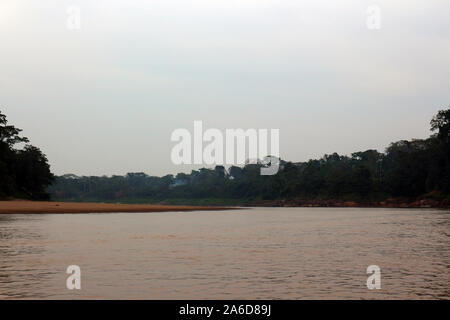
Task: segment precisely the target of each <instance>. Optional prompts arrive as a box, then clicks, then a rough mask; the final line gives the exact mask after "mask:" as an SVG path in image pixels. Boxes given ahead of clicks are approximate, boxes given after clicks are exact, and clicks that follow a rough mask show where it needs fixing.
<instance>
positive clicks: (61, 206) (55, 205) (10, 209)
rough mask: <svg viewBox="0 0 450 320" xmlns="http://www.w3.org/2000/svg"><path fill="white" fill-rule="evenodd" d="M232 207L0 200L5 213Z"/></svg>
mask: <svg viewBox="0 0 450 320" xmlns="http://www.w3.org/2000/svg"><path fill="white" fill-rule="evenodd" d="M231 209H235V208H231V207H216V206H181V205H176V206H175V205H157V204H119V203H91V202H53V201H27V200H11V201H0V214H4V213H106V212H165V211H199V210H207V211H210V210H231Z"/></svg>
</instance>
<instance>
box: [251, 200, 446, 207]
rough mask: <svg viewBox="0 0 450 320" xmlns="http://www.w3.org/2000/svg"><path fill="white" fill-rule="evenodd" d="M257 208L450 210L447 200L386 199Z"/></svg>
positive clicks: (294, 202) (286, 202)
mask: <svg viewBox="0 0 450 320" xmlns="http://www.w3.org/2000/svg"><path fill="white" fill-rule="evenodd" d="M253 206H258V207H344V208H345V207H358V208H450V201H449V200H448V199H431V198H424V199H407V198H388V199H386V200H383V201H366V202H357V201H344V200H333V199H328V200H324V199H314V200H288V199H281V200H268V201H259V202H256V203H254V204H253Z"/></svg>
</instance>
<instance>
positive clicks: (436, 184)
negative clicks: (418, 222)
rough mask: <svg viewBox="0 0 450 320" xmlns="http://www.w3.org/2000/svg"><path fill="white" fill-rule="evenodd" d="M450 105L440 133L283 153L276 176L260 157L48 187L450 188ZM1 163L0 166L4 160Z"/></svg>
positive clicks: (225, 193)
mask: <svg viewBox="0 0 450 320" xmlns="http://www.w3.org/2000/svg"><path fill="white" fill-rule="evenodd" d="M449 119H450V111H449V110H444V111H439V113H438V114H437V115H436V117H434V118H433V120H432V121H431V125H432V130H436V131H438V132H439V133H438V134H437V135H432V136H431V137H430V138H428V139H425V140H412V141H404V140H402V141H398V142H394V143H392V144H391V145H390V146H389V147H388V148H387V149H386V151H385V153H380V152H378V151H376V150H366V151H362V152H355V153H353V154H352V155H351V156H350V157H349V156H344V155H338V154H337V153H333V154H330V155H325V156H324V157H323V158H321V159H318V160H309V161H307V162H299V163H292V162H286V161H280V170H279V172H278V173H277V174H276V175H273V176H262V175H260V168H261V166H262V165H261V164H247V165H246V166H244V167H243V168H240V167H236V166H232V167H230V168H229V169H228V170H226V169H225V168H224V167H223V166H216V167H215V168H214V169H206V168H203V169H200V170H198V171H196V170H194V171H192V172H191V173H190V174H185V173H179V174H177V175H176V176H175V177H174V176H172V175H167V176H164V177H161V178H160V177H151V176H147V175H146V174H144V173H129V174H127V175H126V176H113V177H77V176H74V175H66V176H61V177H58V178H57V179H56V181H55V183H54V184H53V185H52V186H51V187H50V188H49V191H50V192H51V194H52V196H53V197H54V199H56V200H66V201H69V200H70V201H106V202H148V203H153V202H163V203H170V204H235V205H242V204H248V203H252V202H254V201H264V200H267V201H270V200H280V199H300V200H312V199H334V200H353V201H368V202H369V201H374V200H383V199H386V198H388V197H409V198H414V197H417V196H420V195H424V194H431V195H432V196H433V197H435V196H437V195H439V194H440V195H441V197H444V198H445V197H448V196H449V195H450V161H449V155H450V152H449V149H448V145H449V144H448V132H449V131H448V130H449V129H448V128H449V123H450V120H449ZM0 170H1V167H0Z"/></svg>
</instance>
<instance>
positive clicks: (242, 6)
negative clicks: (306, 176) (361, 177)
mask: <svg viewBox="0 0 450 320" xmlns="http://www.w3.org/2000/svg"><path fill="white" fill-rule="evenodd" d="M73 5H74V6H78V7H79V8H80V10H81V20H80V21H81V28H80V29H79V30H73V29H70V28H68V27H67V19H68V17H69V15H68V13H67V8H68V7H69V6H73ZM369 5H378V6H379V8H380V9H381V29H379V30H370V29H368V28H367V25H366V20H367V17H368V15H367V12H366V10H367V7H368V6H369ZM449 13H450V1H448V0H442V1H432V0H423V1H414V0H404V1H401V0H396V1H392V0H386V1H375V0H374V1H357V0H355V1H348V0H347V1H335V0H330V1H317V0H314V1H294V0H289V1H288V0H286V1H281V0H278V1H277V0H239V1H234V0H202V1H191V0H177V1H175V0H161V1H156V0H154V1H125V0H124V1H113V0H104V1H91V0H87V1H77V0H72V1H63V0H55V1H47V0H41V1H32V0H29V1H18V0H11V1H10V0H0V110H2V111H3V112H4V113H5V114H6V115H7V117H8V119H9V121H10V122H11V123H12V124H14V125H16V126H18V127H20V128H23V129H24V131H23V134H24V135H25V136H27V137H29V138H30V140H31V142H32V143H33V144H34V145H36V146H38V147H39V148H41V149H42V151H43V152H44V153H46V154H47V156H48V158H49V161H50V164H51V168H52V170H53V172H55V173H56V174H63V173H75V174H79V175H103V174H106V175H111V174H125V173H126V172H138V171H143V172H146V173H148V174H151V175H164V174H166V173H176V172H180V171H185V172H186V171H190V169H191V167H189V166H183V167H180V166H176V165H174V164H172V162H171V160H170V151H171V149H172V147H173V146H174V145H175V143H173V142H171V141H170V134H171V132H172V131H173V130H174V129H176V128H187V129H189V130H190V131H192V130H193V121H194V120H202V121H203V125H204V127H206V128H219V129H223V130H224V129H225V128H244V129H246V128H267V129H270V128H279V129H280V154H281V157H282V158H283V159H287V160H291V161H304V160H307V159H310V158H318V157H321V156H322V155H323V154H325V153H332V152H338V153H341V154H350V153H352V152H354V151H359V150H366V149H378V150H379V151H383V150H384V149H385V147H386V146H387V145H388V144H389V143H390V142H392V141H397V140H400V139H411V138H425V137H427V136H428V135H429V120H430V118H431V117H432V116H433V114H435V113H436V111H437V110H439V109H441V108H444V107H446V106H448V105H449V104H450V19H449Z"/></svg>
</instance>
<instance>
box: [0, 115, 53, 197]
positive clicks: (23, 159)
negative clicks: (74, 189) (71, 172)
mask: <svg viewBox="0 0 450 320" xmlns="http://www.w3.org/2000/svg"><path fill="white" fill-rule="evenodd" d="M21 131H22V130H21V129H18V128H16V127H15V126H12V125H8V120H7V119H6V116H5V115H4V114H3V113H2V112H1V111H0V199H10V198H21V199H33V200H46V199H49V198H50V195H49V193H48V192H47V187H48V186H49V185H50V184H51V183H52V182H53V180H54V176H53V174H52V173H51V172H50V166H49V164H48V161H47V158H46V156H45V154H43V153H42V152H41V150H40V149H39V148H37V147H35V146H33V145H31V144H28V142H29V140H28V138H26V137H21V136H20V132H21ZM17 146H22V148H18V147H17Z"/></svg>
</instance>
